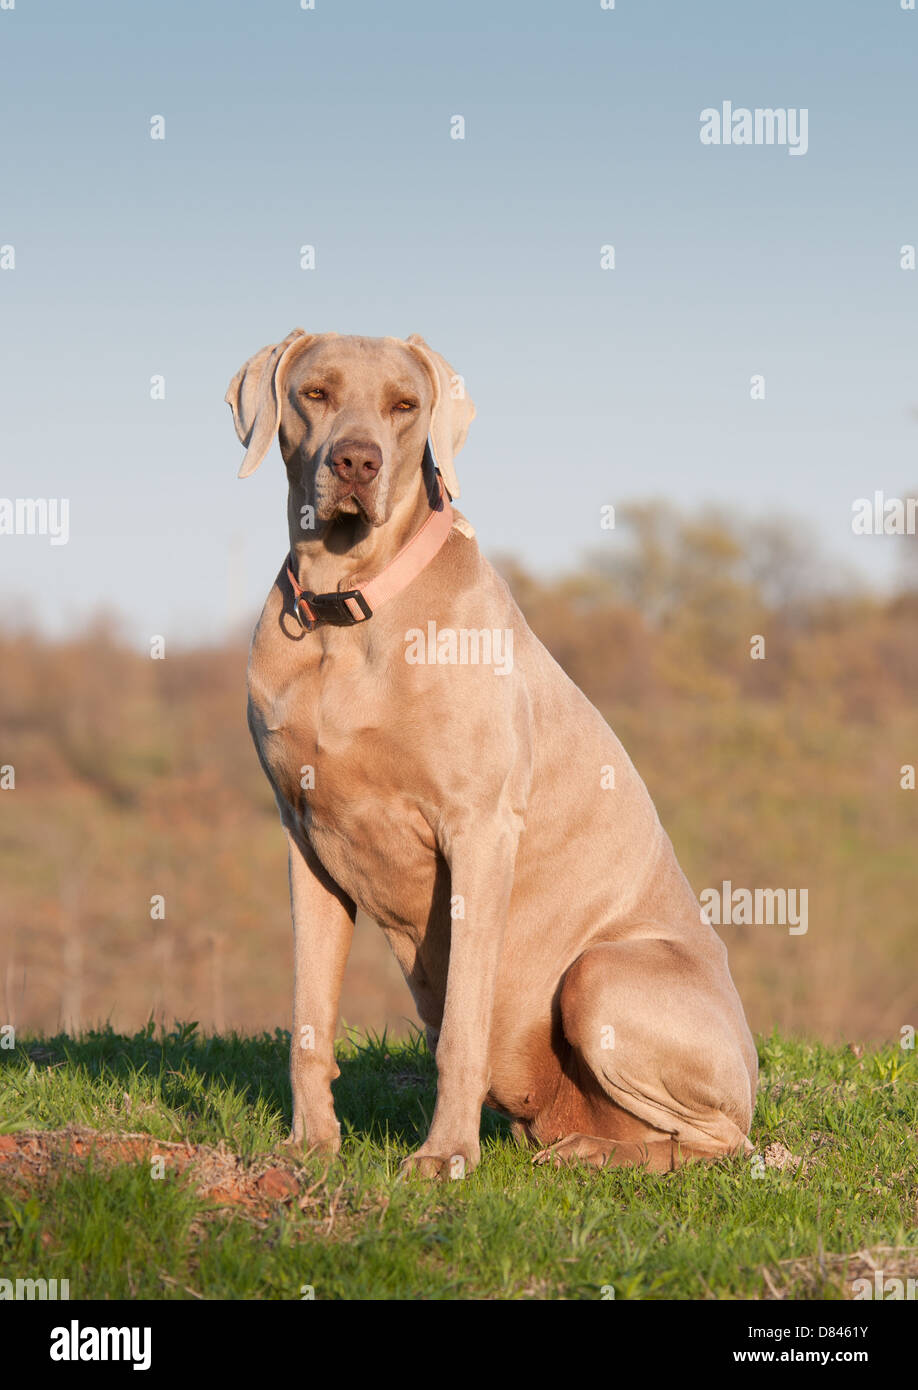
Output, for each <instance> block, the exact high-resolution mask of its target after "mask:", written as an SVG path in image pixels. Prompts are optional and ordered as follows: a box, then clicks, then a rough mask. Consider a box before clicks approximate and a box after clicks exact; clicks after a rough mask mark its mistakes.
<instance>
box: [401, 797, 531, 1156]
mask: <svg viewBox="0 0 918 1390" xmlns="http://www.w3.org/2000/svg"><path fill="white" fill-rule="evenodd" d="M517 840H518V831H517V830H516V829H511V828H510V827H509V826H507V825H493V824H492V825H488V824H478V825H476V826H475V827H474V829H470V830H468V831H467V832H465V833H463V834H460V835H456V836H455V837H452V838H451V840H450V843H449V844H448V845H446V846H445V847H444V851H443V852H444V856H445V858H446V860H447V863H448V864H449V868H450V874H451V889H450V892H451V902H452V906H451V922H450V949H449V969H448V972H447V980H446V1002H445V1005H444V1009H443V1022H442V1024H441V1027H440V1036H439V1040H438V1042H437V1072H438V1082H437V1103H436V1106H435V1108H434V1115H433V1120H432V1122H431V1126H430V1133H429V1134H428V1136H427V1139H426V1140H425V1142H424V1143H423V1145H422V1146H421V1148H420V1149H418V1150H417V1151H416V1152H415V1153H413V1154H411V1155H410V1156H409V1157H408V1158H406V1159H405V1161H404V1163H403V1165H402V1167H403V1169H404V1170H405V1171H407V1172H410V1173H417V1174H419V1175H421V1176H422V1177H441V1178H461V1177H465V1175H466V1173H470V1172H471V1171H472V1169H473V1168H475V1167H476V1165H477V1163H478V1160H479V1158H480V1156H481V1147H480V1143H479V1132H480V1129H481V1106H482V1102H483V1101H484V1098H485V1096H486V1095H487V1093H488V1087H489V1084H490V1072H489V1058H490V1039H491V1015H492V1012H493V1008H494V991H495V985H496V982H497V971H498V966H499V964H500V955H501V948H502V945H503V938H504V928H505V926H506V919H507V909H508V906H509V902H510V890H511V888H512V886H513V866H514V861H515V858H516V847H517Z"/></svg>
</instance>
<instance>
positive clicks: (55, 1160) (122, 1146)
mask: <svg viewBox="0 0 918 1390" xmlns="http://www.w3.org/2000/svg"><path fill="white" fill-rule="evenodd" d="M90 1161H92V1162H95V1163H101V1164H109V1165H114V1164H117V1163H145V1164H149V1165H150V1171H151V1175H153V1176H159V1177H166V1176H168V1175H169V1174H176V1175H179V1176H187V1180H188V1181H189V1182H191V1183H192V1184H193V1185H194V1189H195V1191H196V1192H197V1194H198V1196H199V1197H201V1198H203V1199H204V1200H207V1201H214V1202H216V1203H218V1204H219V1205H220V1206H234V1207H237V1206H242V1207H247V1208H249V1209H251V1210H257V1209H260V1208H263V1207H265V1206H266V1205H276V1204H277V1203H292V1202H294V1201H296V1204H297V1205H298V1206H299V1207H300V1208H301V1209H305V1207H306V1206H308V1205H312V1202H313V1194H314V1193H315V1190H316V1188H317V1187H319V1186H320V1184H321V1180H320V1183H316V1184H313V1185H312V1186H310V1185H309V1184H308V1182H307V1180H306V1175H305V1174H304V1172H303V1170H302V1169H299V1168H296V1167H294V1166H293V1165H291V1164H284V1165H279V1164H277V1163H276V1162H272V1160H271V1159H270V1158H264V1159H262V1160H255V1161H253V1162H251V1163H246V1162H245V1161H244V1160H243V1159H242V1158H240V1157H239V1155H238V1154H234V1153H232V1152H231V1151H230V1150H229V1149H227V1148H226V1147H225V1146H224V1145H222V1144H221V1145H220V1146H218V1147H216V1148H214V1147H210V1146H208V1145H206V1144H176V1143H172V1142H170V1141H168V1140H165V1139H155V1138H154V1137H153V1136H152V1135H149V1134H101V1133H99V1132H98V1131H96V1130H92V1129H77V1128H72V1129H63V1130H24V1131H20V1132H19V1133H18V1134H0V1183H3V1184H4V1185H10V1186H12V1187H14V1188H20V1189H25V1190H30V1189H32V1188H35V1187H38V1186H41V1185H43V1184H44V1183H46V1182H48V1181H49V1180H51V1179H54V1178H57V1177H59V1176H60V1174H61V1172H62V1171H64V1170H67V1169H72V1168H74V1167H76V1166H78V1165H80V1164H85V1163H87V1162H90Z"/></svg>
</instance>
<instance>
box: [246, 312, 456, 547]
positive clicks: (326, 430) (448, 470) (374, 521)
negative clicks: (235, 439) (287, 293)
mask: <svg viewBox="0 0 918 1390" xmlns="http://www.w3.org/2000/svg"><path fill="white" fill-rule="evenodd" d="M226 400H227V401H228V402H229V404H230V405H231V406H232V409H233V419H234V421H235V424H236V433H237V434H238V436H239V438H240V440H241V441H242V443H243V444H244V445H245V446H246V455H245V458H244V459H243V461H242V467H241V468H240V470H239V476H240V478H246V477H248V475H249V474H250V473H254V471H255V469H256V468H257V467H258V465H259V464H260V463H261V461H262V459H263V458H264V456H265V454H266V453H267V452H268V449H269V448H270V447H271V442H272V440H273V439H274V437H275V435H278V437H279V442H280V448H281V453H282V454H283V458H284V462H285V464H286V465H287V473H288V477H289V479H290V482H291V485H292V486H294V487H296V488H297V490H298V491H300V490H301V491H302V494H303V495H304V496H305V498H306V500H307V501H309V502H310V503H311V505H313V506H314V507H315V512H316V516H317V518H318V519H319V520H320V521H323V522H326V521H331V520H333V519H334V518H335V517H336V516H340V515H348V514H350V515H355V514H359V515H362V516H364V517H365V518H366V520H367V521H368V522H369V523H370V524H371V525H373V526H381V525H382V524H383V523H384V522H385V521H386V520H387V519H388V517H389V515H390V514H391V511H392V508H393V506H394V505H395V503H396V501H397V500H399V499H400V498H401V497H403V496H404V495H405V494H406V493H407V492H408V490H409V489H411V488H413V487H416V486H417V480H418V476H419V475H420V471H421V466H422V463H423V459H424V451H425V447H426V445H427V443H428V440H429V441H430V444H431V446H432V450H433V456H434V461H435V462H436V465H437V467H438V468H439V470H440V474H441V476H442V478H443V482H444V484H445V486H446V489H447V491H448V492H449V493H450V496H452V497H457V496H458V494H459V484H458V481H457V478H456V473H455V467H454V462H453V460H454V458H455V456H456V454H458V452H459V450H460V449H461V448H462V445H463V444H464V443H465V436H466V434H467V432H468V427H469V425H470V424H471V422H472V419H473V417H474V415H475V407H474V405H473V404H472V402H471V401H470V400H469V398H468V396H467V395H466V392H465V384H464V382H463V380H462V377H460V376H459V375H457V373H455V372H454V371H453V369H452V367H450V365H449V363H448V362H446V361H445V360H444V359H443V358H442V357H441V356H440V354H439V353H438V352H434V351H433V349H432V348H429V347H428V346H427V344H426V343H425V342H424V340H423V338H420V337H418V336H417V334H413V335H412V336H411V337H410V338H405V339H401V338H357V337H342V336H339V335H338V334H337V333H304V332H303V330H302V329H301V328H296V329H294V331H293V332H292V333H290V334H288V335H287V337H286V338H285V339H284V340H283V342H280V343H275V344H273V345H272V346H270V347H265V348H262V349H261V351H260V352H256V353H255V356H254V357H250V358H249V360H248V362H246V363H245V365H244V366H242V367H241V368H240V369H239V371H238V372H237V373H236V375H235V376H234V377H233V380H232V381H231V382H230V386H229V390H228V391H227V393H226Z"/></svg>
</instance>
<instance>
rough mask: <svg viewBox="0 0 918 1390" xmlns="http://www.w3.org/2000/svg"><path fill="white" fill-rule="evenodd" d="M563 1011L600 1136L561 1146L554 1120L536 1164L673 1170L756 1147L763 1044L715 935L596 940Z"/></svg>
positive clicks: (565, 995)
mask: <svg viewBox="0 0 918 1390" xmlns="http://www.w3.org/2000/svg"><path fill="white" fill-rule="evenodd" d="M693 947H694V943H693ZM560 1011H561V1024H562V1028H563V1032H564V1037H565V1040H566V1042H567V1044H568V1045H569V1046H570V1048H571V1049H572V1057H571V1065H570V1067H569V1069H568V1070H569V1072H570V1075H571V1076H572V1077H574V1078H576V1077H577V1076H578V1075H579V1076H580V1077H581V1078H582V1082H581V1087H580V1090H581V1093H582V1099H583V1112H582V1113H583V1114H584V1116H585V1117H586V1116H588V1117H589V1128H590V1133H585V1132H582V1129H581V1127H580V1126H578V1129H577V1132H570V1133H562V1134H561V1135H560V1136H558V1137H556V1138H554V1142H551V1139H552V1138H553V1136H550V1135H549V1134H547V1133H546V1130H545V1124H546V1122H548V1123H550V1119H549V1117H545V1120H543V1122H542V1123H541V1124H540V1126H539V1132H540V1133H541V1135H542V1138H543V1142H546V1141H547V1142H548V1147H547V1148H545V1149H543V1150H542V1152H541V1153H540V1154H538V1155H537V1156H536V1160H535V1161H537V1162H556V1163H559V1162H563V1161H569V1160H580V1161H583V1162H587V1163H592V1164H596V1165H600V1166H605V1165H609V1166H622V1165H637V1166H643V1167H646V1168H648V1169H650V1170H651V1171H655V1172H663V1171H670V1170H671V1169H673V1168H677V1167H679V1166H680V1165H681V1164H682V1163H683V1162H685V1161H686V1160H687V1159H691V1158H716V1157H720V1156H723V1155H724V1154H731V1153H743V1152H747V1153H748V1152H751V1145H750V1144H749V1141H748V1139H747V1133H748V1129H749V1124H750V1122H751V1119H752V1107H753V1103H754V1094H755V1071H756V1063H755V1051H754V1048H753V1046H752V1040H751V1038H750V1037H749V1033H748V1030H747V1029H746V1025H745V1020H744V1018H743V1015H742V1010H741V1007H740V1005H739V1001H738V999H737V997H736V994H735V991H734V990H733V986H732V982H731V981H730V977H729V973H728V972H727V967H726V960H725V952H724V951H723V947H722V945H721V944H720V943H719V942H717V941H716V939H715V942H714V946H713V947H712V948H711V949H706V950H705V951H704V952H703V953H699V952H698V951H697V949H692V950H688V949H687V948H686V947H683V946H682V945H681V944H680V943H679V942H678V941H671V940H667V939H664V938H661V937H653V936H649V935H647V936H641V937H634V936H630V937H629V938H628V939H626V940H621V941H615V942H603V943H601V944H598V945H596V946H592V947H590V948H589V949H588V950H586V951H585V952H584V953H583V955H581V956H580V957H578V959H577V960H576V961H575V962H574V963H573V965H571V967H570V968H569V969H568V971H567V972H566V974H565V976H564V980H563V982H562V987H561V995H560ZM565 1109H567V1110H570V1109H571V1107H570V1105H569V1104H568V1106H566V1107H565ZM556 1134H557V1131H556Z"/></svg>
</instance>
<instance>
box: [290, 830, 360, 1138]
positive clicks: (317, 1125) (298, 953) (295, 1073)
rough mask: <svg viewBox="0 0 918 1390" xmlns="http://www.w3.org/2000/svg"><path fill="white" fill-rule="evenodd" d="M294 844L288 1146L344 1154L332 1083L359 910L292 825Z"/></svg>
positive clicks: (291, 842)
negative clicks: (343, 984) (340, 1005)
mask: <svg viewBox="0 0 918 1390" xmlns="http://www.w3.org/2000/svg"><path fill="white" fill-rule="evenodd" d="M287 843H288V848H289V853H290V907H291V911H292V915H293V937H294V987H293V1033H292V1035H291V1039H290V1082H291V1085H292V1088H293V1129H292V1130H291V1132H290V1138H289V1140H288V1143H291V1144H302V1145H304V1146H305V1147H306V1148H318V1149H321V1150H323V1151H325V1152H327V1153H337V1151H338V1149H339V1147H340V1145H341V1127H340V1125H339V1124H338V1121H337V1119H336V1117H335V1107H334V1102H333V1100H332V1093H331V1083H332V1081H334V1079H335V1077H336V1076H338V1075H340V1073H339V1071H338V1066H337V1064H336V1062H335V1051H334V1040H335V1027H336V1025H337V1022H338V1002H339V1000H340V998H341V981H342V978H343V976H344V967H345V964H346V962H347V957H348V952H349V951H350V948H351V940H352V938H353V934H354V917H355V915H356V909H355V907H354V904H353V903H352V902H351V900H350V898H348V897H347V896H346V894H344V893H343V892H342V891H341V889H340V888H339V887H338V885H337V884H336V883H335V882H334V881H333V880H332V879H331V878H330V877H329V876H328V874H327V873H326V872H325V870H324V869H323V867H322V865H321V864H320V862H319V860H318V858H317V857H316V854H315V851H314V850H313V848H312V846H311V845H310V844H309V842H308V841H307V840H304V839H302V838H301V837H300V836H299V835H298V834H296V833H295V832H291V830H290V829H289V828H287Z"/></svg>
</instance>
